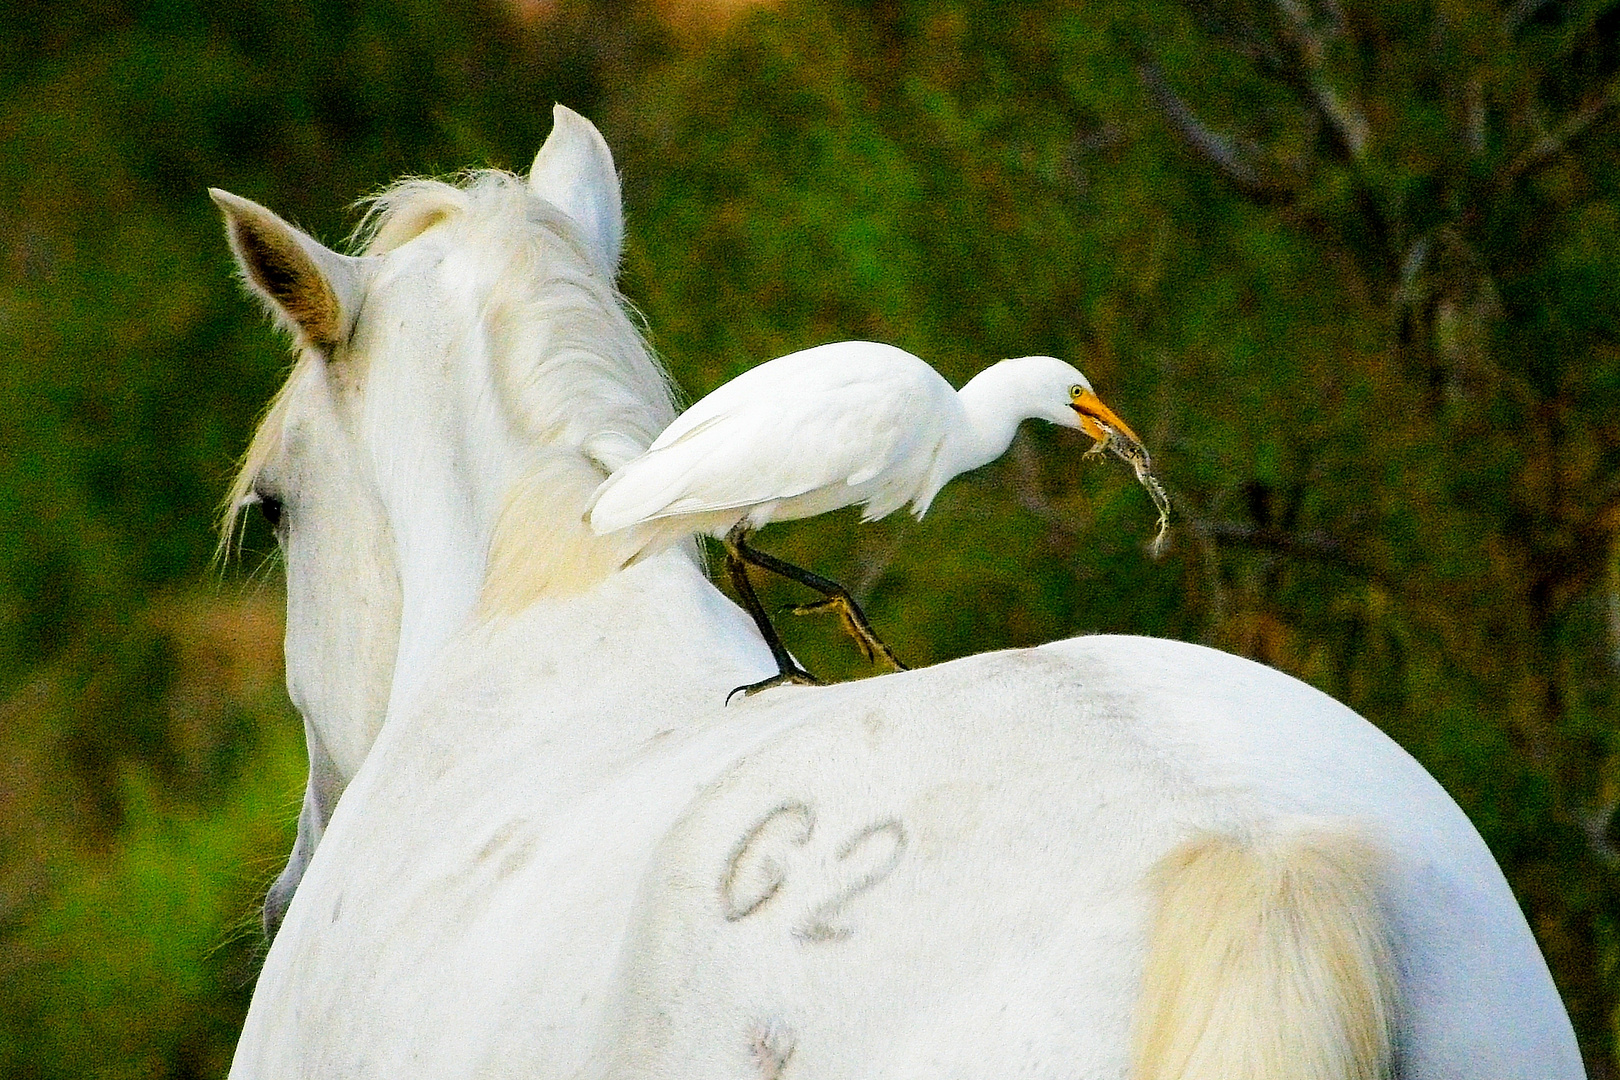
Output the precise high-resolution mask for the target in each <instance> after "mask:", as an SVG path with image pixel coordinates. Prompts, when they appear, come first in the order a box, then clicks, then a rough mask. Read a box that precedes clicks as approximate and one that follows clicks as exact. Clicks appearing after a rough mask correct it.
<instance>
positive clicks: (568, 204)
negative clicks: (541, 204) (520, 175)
mask: <svg viewBox="0 0 1620 1080" xmlns="http://www.w3.org/2000/svg"><path fill="white" fill-rule="evenodd" d="M551 117H552V127H551V134H550V135H549V136H548V137H547V138H546V144H545V145H544V146H542V147H541V148H540V152H539V153H538V154H536V155H535V158H534V167H533V168H531V169H530V170H529V186H530V187H531V188H533V189H534V193H535V194H536V195H539V196H540V197H541V198H543V199H545V200H546V201H548V202H550V203H552V204H553V205H554V206H556V207H557V208H558V209H559V210H561V211H562V212H563V213H565V214H567V215H568V216H569V217H571V218H573V219H574V220H575V221H576V222H578V223H579V226H580V229H581V230H582V232H583V234H584V240H585V243H586V244H587V245H589V246H590V249H591V254H592V255H593V256H595V258H596V261H597V263H598V264H599V265H600V266H601V267H602V269H603V270H606V271H607V274H608V276H609V277H612V276H613V275H614V274H616V273H617V272H618V269H619V249H620V247H621V246H622V245H623V243H624V211H623V208H622V207H621V206H620V203H619V174H618V172H617V171H615V170H614V168H613V154H612V152H611V151H609V150H608V145H607V142H606V140H604V139H603V138H602V133H601V132H600V131H597V130H596V125H595V124H593V123H591V122H590V121H589V120H587V119H585V118H584V117H583V116H581V115H579V113H577V112H575V111H574V110H573V109H570V108H568V107H567V106H565V105H558V106H557V107H556V108H554V109H552V110H551Z"/></svg>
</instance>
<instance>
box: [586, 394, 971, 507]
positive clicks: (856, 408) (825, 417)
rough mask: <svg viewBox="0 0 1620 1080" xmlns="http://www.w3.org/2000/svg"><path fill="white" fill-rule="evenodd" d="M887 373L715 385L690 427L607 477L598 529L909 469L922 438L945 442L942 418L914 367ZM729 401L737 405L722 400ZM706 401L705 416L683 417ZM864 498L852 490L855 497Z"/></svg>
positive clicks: (662, 439)
mask: <svg viewBox="0 0 1620 1080" xmlns="http://www.w3.org/2000/svg"><path fill="white" fill-rule="evenodd" d="M886 374H887V373H885V372H881V371H880V372H876V373H873V372H867V373H862V374H860V376H859V377H857V378H848V379H846V380H844V381H843V382H842V383H840V384H838V385H832V386H828V385H825V381H824V383H823V385H821V386H819V387H811V388H808V389H807V388H805V387H803V386H799V387H793V386H789V387H786V388H777V389H774V390H773V392H772V393H771V395H770V396H769V397H768V398H767V399H765V400H761V399H760V398H759V397H758V396H750V395H741V394H739V395H736V397H735V399H734V400H733V401H732V402H726V401H723V400H722V401H719V402H715V401H714V400H713V399H714V398H716V397H719V396H721V395H720V391H716V393H715V394H712V395H710V396H709V397H708V398H705V399H704V400H703V401H701V402H699V403H698V405H697V406H694V407H693V409H692V410H689V411H688V413H687V414H686V415H683V416H682V418H681V420H677V421H676V424H679V425H681V426H682V428H683V429H684V430H681V431H674V430H673V428H674V425H672V430H671V431H667V432H666V433H665V435H662V436H660V437H659V439H658V440H657V442H655V443H654V444H653V448H652V449H651V450H649V451H648V452H647V453H646V454H644V455H642V456H641V457H640V458H637V459H636V460H635V461H632V462H630V463H629V464H628V465H626V466H625V467H624V468H623V469H621V470H619V471H618V472H617V473H615V474H614V475H613V476H612V477H611V478H610V479H609V480H608V481H607V482H605V483H604V484H603V486H602V489H601V490H600V491H599V492H598V495H597V501H596V504H595V507H594V509H593V510H592V517H591V521H592V525H593V527H594V528H595V529H596V530H597V531H598V532H607V531H612V530H613V529H617V528H624V527H626V526H629V525H633V524H635V523H636V522H639V521H646V520H650V519H652V518H661V517H670V516H674V515H678V514H696V513H706V512H710V511H718V510H729V509H735V508H740V507H747V506H754V505H757V504H761V503H766V502H772V501H778V500H783V499H791V498H796V497H798V496H800V495H804V494H807V493H809V492H811V491H815V490H817V489H818V488H823V487H827V486H830V485H834V484H842V485H849V486H853V485H856V484H860V483H865V482H866V481H868V480H872V479H874V478H877V477H879V476H881V475H883V474H884V473H886V472H893V471H895V470H896V469H902V470H904V466H905V465H906V464H908V457H909V456H910V455H912V454H913V452H914V451H915V449H916V447H917V446H918V445H921V444H927V445H933V444H934V443H935V442H937V433H936V432H935V431H934V430H933V429H934V427H936V426H937V424H938V423H939V421H938V419H937V417H936V416H935V415H934V411H933V410H932V409H931V408H929V406H930V405H931V404H933V402H932V400H931V398H932V396H933V395H931V394H929V393H927V392H926V391H925V388H922V387H919V386H918V385H916V380H915V379H914V378H912V377H911V376H910V373H909V372H902V373H899V376H898V377H890V378H886V377H884V376H885V375H886ZM827 381H830V380H827ZM730 385H734V384H728V386H730ZM725 389H726V387H722V388H721V390H725ZM728 404H729V405H733V406H735V407H734V408H730V409H726V408H723V407H722V408H715V407H714V406H715V405H720V406H725V405H728ZM700 407H701V408H702V412H703V414H704V415H699V416H698V417H695V418H694V420H693V421H689V422H687V423H685V424H682V423H681V421H683V420H686V419H687V417H688V416H690V415H691V413H692V412H695V411H698V410H699V409H700ZM904 471H908V472H909V470H904ZM858 498H859V496H858V495H857V494H855V493H853V492H852V493H851V498H850V500H849V501H850V502H854V501H857V499H858Z"/></svg>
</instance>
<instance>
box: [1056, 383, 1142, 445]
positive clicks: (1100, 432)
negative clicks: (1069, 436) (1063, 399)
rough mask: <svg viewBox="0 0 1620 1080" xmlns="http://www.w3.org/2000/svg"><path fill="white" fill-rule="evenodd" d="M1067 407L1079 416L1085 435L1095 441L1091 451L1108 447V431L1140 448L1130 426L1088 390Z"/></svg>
mask: <svg viewBox="0 0 1620 1080" xmlns="http://www.w3.org/2000/svg"><path fill="white" fill-rule="evenodd" d="M1069 407H1070V408H1071V409H1073V410H1074V411H1075V412H1077V413H1079V414H1080V427H1081V429H1082V430H1084V431H1085V433H1086V434H1087V435H1090V436H1091V437H1092V438H1093V439H1095V440H1096V441H1097V445H1096V446H1094V447H1092V450H1093V451H1097V450H1101V449H1102V448H1103V447H1105V446H1107V445H1108V439H1109V434H1110V431H1111V430H1112V431H1117V432H1119V433H1120V434H1121V435H1123V436H1125V437H1126V438H1127V439H1130V440H1131V441H1132V442H1133V443H1135V444H1136V445H1138V446H1140V445H1142V440H1141V439H1139V438H1137V437H1136V432H1134V431H1132V430H1131V426H1130V425H1129V424H1127V423H1126V422H1125V421H1123V420H1121V419H1120V418H1119V417H1118V416H1116V415H1115V414H1114V410H1113V409H1110V408H1109V407H1108V406H1106V405H1104V404H1103V403H1102V398H1100V397H1098V396H1097V395H1096V394H1093V393H1092V392H1091V391H1090V390H1087V391H1086V392H1085V393H1083V394H1081V395H1080V396H1079V397H1077V398H1075V399H1074V400H1073V401H1071V402H1070V403H1069Z"/></svg>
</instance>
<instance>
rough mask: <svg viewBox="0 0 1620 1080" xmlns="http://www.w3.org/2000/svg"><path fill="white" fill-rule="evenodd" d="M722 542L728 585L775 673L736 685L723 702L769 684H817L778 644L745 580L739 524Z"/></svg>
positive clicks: (764, 687) (780, 644)
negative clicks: (767, 650) (768, 654)
mask: <svg viewBox="0 0 1620 1080" xmlns="http://www.w3.org/2000/svg"><path fill="white" fill-rule="evenodd" d="M725 544H726V573H727V574H729V575H730V577H731V586H732V588H734V589H736V590H737V596H738V597H739V598H741V600H742V602H743V607H744V608H745V609H747V611H748V614H749V616H750V617H751V618H752V619H753V620H754V625H755V626H757V627H759V633H760V636H761V637H763V638H764V639H765V644H766V645H767V646H769V647H770V650H771V657H772V658H773V659H774V660H775V661H776V670H777V673H776V674H775V675H773V676H771V677H770V678H768V679H761V680H760V681H759V682H756V683H748V684H746V685H743V686H739V687H737V688H736V689H734V690H733V691H732V692H731V693H729V694H727V695H726V703H727V704H728V705H729V704H730V703H731V699H732V698H734V697H736V696H737V695H738V694H742V695H743V696H744V697H747V696H748V695H749V694H754V693H758V692H759V691H761V690H767V689H769V688H771V687H773V686H781V685H783V684H784V683H796V684H798V685H800V686H820V685H821V680H820V679H818V678H816V677H815V676H814V675H812V674H810V673H809V672H808V671H806V670H804V668H802V667H800V666H799V665H798V663H797V662H796V661H795V660H794V659H793V657H792V655H791V654H789V653H788V651H787V646H786V645H783V644H782V639H781V638H780V637H778V636H777V634H776V627H774V626H772V625H771V620H770V616H768V615H766V614H765V605H764V604H762V603H760V602H759V595H758V594H757V593H755V592H754V583H753V582H751V581H749V580H748V565H747V561H746V559H745V558H744V557H743V555H742V551H743V550H744V548H743V544H742V531H741V527H740V526H739V527H738V528H736V529H733V530H732V531H731V533H730V535H728V536H727V537H726V540H725Z"/></svg>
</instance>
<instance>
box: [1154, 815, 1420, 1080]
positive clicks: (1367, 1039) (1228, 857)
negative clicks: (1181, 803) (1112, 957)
mask: <svg viewBox="0 0 1620 1080" xmlns="http://www.w3.org/2000/svg"><path fill="white" fill-rule="evenodd" d="M1383 866H1384V860H1383V858H1382V857H1381V856H1380V853H1379V852H1378V851H1377V850H1376V849H1375V848H1374V846H1373V845H1372V844H1371V843H1370V842H1369V841H1368V840H1367V839H1366V838H1364V837H1362V836H1361V835H1359V834H1358V833H1357V832H1355V831H1354V830H1353V829H1347V828H1330V827H1325V826H1323V825H1321V824H1320V823H1318V824H1315V825H1312V826H1309V827H1300V828H1290V829H1283V830H1277V831H1275V832H1273V833H1271V834H1269V835H1264V836H1259V837H1246V838H1242V839H1239V838H1235V837H1231V836H1224V835H1218V834H1208V833H1206V834H1203V835H1200V836H1197V837H1195V838H1193V839H1192V840H1190V841H1188V842H1187V843H1185V844H1183V845H1182V846H1181V847H1179V848H1177V849H1176V850H1175V851H1173V852H1171V853H1170V854H1169V855H1167V856H1165V858H1164V859H1162V860H1161V861H1160V862H1159V864H1158V866H1157V867H1155V869H1154V871H1153V875H1152V884H1153V885H1154V887H1155V888H1156V890H1157V893H1158V912H1157V915H1156V916H1155V918H1154V920H1153V923H1152V925H1151V927H1150V937H1149V941H1148V957H1147V964H1146V967H1145V969H1144V972H1143V978H1142V994H1141V998H1140V1001H1139V1003H1138V1008H1137V1012H1136V1022H1135V1033H1134V1034H1135V1039H1134V1046H1133V1054H1134V1062H1133V1067H1132V1070H1131V1074H1130V1075H1131V1077H1132V1080H1283V1078H1287V1080H1385V1078H1387V1077H1389V1076H1391V1075H1392V1072H1393V1069H1394V1043H1395V1031H1396V1024H1397V1014H1398V1001H1397V985H1396V978H1395V966H1394V956H1393V952H1392V949H1391V946H1390V936H1389V927H1388V924H1387V922H1386V920H1385V917H1384V913H1383V910H1382V908H1381V906H1380V904H1379V881H1380V878H1381V876H1382V872H1383Z"/></svg>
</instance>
